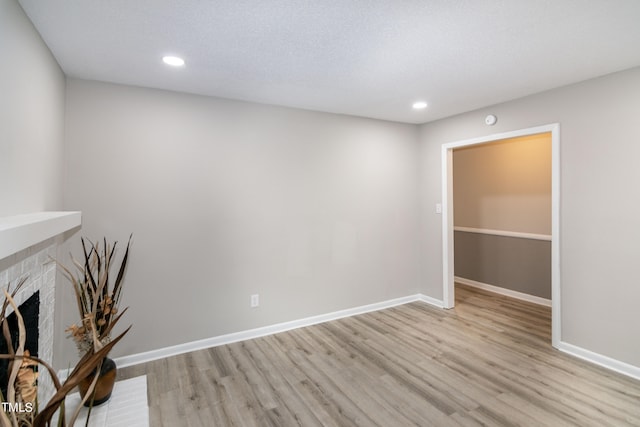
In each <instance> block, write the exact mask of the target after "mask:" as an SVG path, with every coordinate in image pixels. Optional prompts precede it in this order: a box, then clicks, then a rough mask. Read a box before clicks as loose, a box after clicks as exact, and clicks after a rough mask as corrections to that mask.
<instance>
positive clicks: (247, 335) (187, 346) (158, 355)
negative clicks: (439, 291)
mask: <svg viewBox="0 0 640 427" xmlns="http://www.w3.org/2000/svg"><path fill="white" fill-rule="evenodd" d="M414 301H422V302H425V303H427V304H431V305H434V306H436V307H439V308H442V307H443V303H442V301H439V300H436V299H434V298H431V297H429V296H426V295H423V294H415V295H409V296H406V297H401V298H395V299H391V300H387V301H382V302H378V303H374V304H368V305H363V306H360V307H354V308H349V309H346V310H339V311H334V312H332V313H326V314H321V315H318V316H311V317H307V318H304V319H299V320H293V321H291V322H284V323H278V324H275V325H270V326H264V327H261V328H256V329H250V330H247V331H241V332H235V333H231V334H226V335H220V336H217V337H212V338H205V339H202V340H198V341H192V342H187V343H184V344H178V345H174V346H171V347H165V348H160V349H157V350H151V351H147V352H144V353H138V354H132V355H130V356H123V357H118V358H116V359H114V360H115V362H116V364H117V365H118V367H119V368H120V367H122V368H124V367H127V366H133V365H138V364H140V363H146V362H151V361H153V360H157V359H162V358H165V357H170V356H176V355H178V354H183V353H188V352H191V351H196V350H202V349H205V348H210V347H217V346H219V345H225V344H231V343H234V342H238V341H244V340H249V339H253V338H259V337H263V336H266V335H272V334H277V333H279V332H285V331H290V330H292V329H297V328H302V327H305V326H311V325H316V324H318V323H324V322H328V321H331V320H336V319H341V318H343V317H349V316H355V315H358V314H364V313H368V312H371V311H377V310H383V309H385V308H390V307H395V306H397V305H402V304H407V303H410V302H414Z"/></svg>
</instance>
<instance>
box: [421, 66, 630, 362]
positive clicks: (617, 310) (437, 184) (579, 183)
mask: <svg viewBox="0 0 640 427" xmlns="http://www.w3.org/2000/svg"><path fill="white" fill-rule="evenodd" d="M639 112H640V68H634V69H631V70H627V71H624V72H620V73H616V74H611V75H608V76H604V77H601V78H598V79H593V80H589V81H586V82H583V83H580V84H575V85H571V86H567V87H563V88H559V89H555V90H552V91H548V92H544V93H541V94H538V95H534V96H530V97H526V98H522V99H518V100H514V101H510V102H506V103H504V104H500V105H496V106H493V107H490V108H485V109H481V110H478V111H473V112H470V113H466V114H462V115H459V116H455V117H451V118H449V119H445V120H440V121H436V122H433V123H429V124H426V125H423V126H421V127H420V140H421V147H420V159H421V173H422V177H421V186H422V189H421V195H422V197H421V199H422V207H423V213H422V220H423V222H422V226H421V227H422V230H421V231H422V238H423V241H424V243H423V245H424V246H423V254H422V257H421V259H422V260H423V263H424V269H423V277H424V282H423V287H422V291H423V292H424V293H426V294H427V295H430V296H432V297H435V298H442V256H441V250H442V249H441V248H442V217H441V216H440V215H437V214H435V211H434V206H435V204H436V203H438V202H440V198H441V188H442V186H441V163H440V161H441V146H442V144H443V143H448V142H453V141H460V140H464V139H468V138H475V137H480V136H486V135H491V134H494V133H500V132H506V131H512V130H517V129H524V128H528V127H532V126H538V125H543V124H549V123H555V122H558V123H560V126H561V128H560V138H561V142H560V144H561V154H560V157H561V158H560V168H561V180H562V182H561V187H562V188H561V193H562V201H561V219H560V228H561V238H560V248H561V262H562V267H561V272H560V273H561V280H562V284H561V292H562V340H563V341H565V342H568V343H570V344H574V345H577V346H580V347H583V348H586V349H588V350H591V351H594V352H596V353H600V354H603V355H606V356H609V357H612V358H614V359H618V360H620V361H623V362H626V363H630V364H632V365H635V366H640V341H638V337H637V333H636V328H635V327H634V325H636V324H638V322H639V321H640V311H638V309H637V302H638V301H640V286H635V285H633V283H634V277H635V273H636V271H635V266H636V264H637V258H638V248H637V244H636V242H637V241H638V239H640V228H638V227H637V226H635V224H636V223H637V220H638V218H639V217H640V199H639V198H638V197H637V196H636V194H635V193H634V183H636V182H640V168H638V166H637V162H638V158H640V143H639V142H640V126H638V124H637V123H638V114H639ZM490 113H491V114H496V115H497V116H498V123H497V125H495V126H493V127H489V126H486V125H485V124H484V117H485V116H486V115H487V114H490Z"/></svg>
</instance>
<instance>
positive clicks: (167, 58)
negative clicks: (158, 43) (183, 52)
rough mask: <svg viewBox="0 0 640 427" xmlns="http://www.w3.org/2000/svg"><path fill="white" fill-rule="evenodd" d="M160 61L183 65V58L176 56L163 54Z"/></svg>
mask: <svg viewBox="0 0 640 427" xmlns="http://www.w3.org/2000/svg"><path fill="white" fill-rule="evenodd" d="M162 62H164V63H165V64H167V65H172V66H174V67H182V66H183V65H184V59H182V58H178V57H177V56H164V57H163V58H162Z"/></svg>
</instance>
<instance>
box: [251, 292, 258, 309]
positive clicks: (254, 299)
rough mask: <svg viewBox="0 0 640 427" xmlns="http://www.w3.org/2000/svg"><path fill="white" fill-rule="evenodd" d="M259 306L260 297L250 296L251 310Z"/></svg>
mask: <svg viewBox="0 0 640 427" xmlns="http://www.w3.org/2000/svg"><path fill="white" fill-rule="evenodd" d="M259 305H260V295H258V294H253V295H251V308H256V307H257V306H259Z"/></svg>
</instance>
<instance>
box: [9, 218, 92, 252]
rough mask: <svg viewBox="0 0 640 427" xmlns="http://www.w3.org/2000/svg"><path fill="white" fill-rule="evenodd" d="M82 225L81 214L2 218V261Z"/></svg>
mask: <svg viewBox="0 0 640 427" xmlns="http://www.w3.org/2000/svg"><path fill="white" fill-rule="evenodd" d="M81 223H82V214H81V212H36V213H29V214H23V215H15V216H9V217H4V218H0V259H4V258H6V257H8V256H11V255H13V254H15V253H18V252H20V251H22V250H23V249H26V248H28V247H30V246H33V245H36V244H38V243H40V242H43V241H45V240H47V239H50V238H51V237H55V236H57V235H59V234H62V233H64V232H65V231H68V230H71V229H73V228H75V227H78V226H79V225H81Z"/></svg>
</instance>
